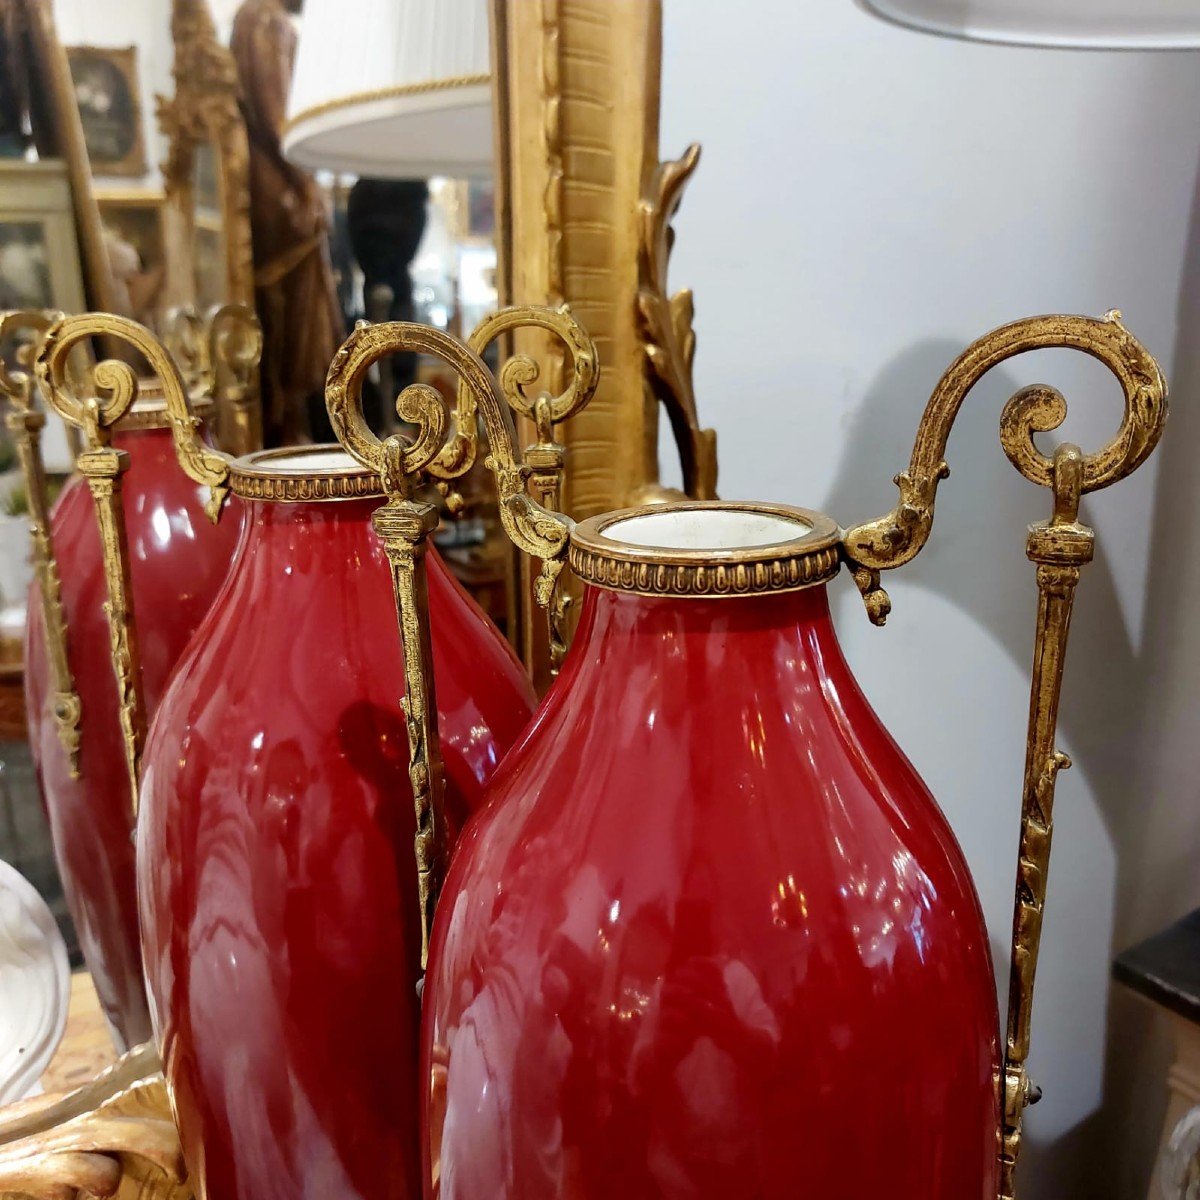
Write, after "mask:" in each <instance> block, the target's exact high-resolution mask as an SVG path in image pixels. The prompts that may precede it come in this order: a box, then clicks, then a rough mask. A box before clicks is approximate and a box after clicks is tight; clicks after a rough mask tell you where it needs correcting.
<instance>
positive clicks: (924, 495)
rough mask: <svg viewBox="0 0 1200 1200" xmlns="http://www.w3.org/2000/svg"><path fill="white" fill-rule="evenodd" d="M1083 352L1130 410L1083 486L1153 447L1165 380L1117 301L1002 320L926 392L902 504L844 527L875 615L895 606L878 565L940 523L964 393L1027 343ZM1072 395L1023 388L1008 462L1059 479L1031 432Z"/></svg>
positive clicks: (1085, 468)
mask: <svg viewBox="0 0 1200 1200" xmlns="http://www.w3.org/2000/svg"><path fill="white" fill-rule="evenodd" d="M1052 348H1062V349H1070V350H1081V351H1083V353H1085V354H1090V355H1091V356H1092V357H1093V358H1098V359H1099V360H1100V361H1101V362H1102V363H1104V365H1105V366H1106V367H1108V368H1109V370H1110V371H1112V373H1113V374H1114V375H1115V376H1116V377H1117V380H1118V381H1119V382H1120V384H1121V389H1122V391H1123V392H1124V394H1125V412H1124V415H1123V417H1122V419H1121V427H1120V429H1119V430H1118V431H1117V435H1116V437H1114V438H1113V440H1112V441H1111V442H1109V443H1108V445H1106V446H1105V447H1104V448H1103V449H1101V450H1099V451H1097V452H1096V453H1095V454H1090V455H1085V456H1084V459H1083V465H1082V480H1081V486H1082V490H1083V491H1084V492H1094V491H1096V490H1097V489H1098V488H1102V487H1107V486H1108V485H1109V484H1111V483H1116V481H1117V480H1118V479H1123V478H1124V477H1125V476H1126V475H1128V474H1129V473H1130V472H1131V471H1134V470H1136V469H1137V468H1138V467H1139V466H1140V465H1141V464H1142V463H1143V462H1144V461H1145V459H1146V456H1147V455H1148V454H1149V453H1150V451H1151V450H1153V449H1154V447H1155V445H1157V443H1158V439H1159V436H1160V435H1161V433H1162V426H1163V422H1164V421H1165V420H1166V415H1167V398H1166V397H1167V388H1166V383H1165V382H1164V381H1163V377H1162V371H1161V370H1160V369H1159V366H1158V363H1157V362H1155V361H1154V358H1153V356H1152V355H1151V354H1150V352H1149V351H1148V350H1147V349H1146V348H1145V347H1144V346H1143V345H1142V344H1141V343H1140V342H1139V341H1138V340H1137V339H1136V338H1135V337H1133V335H1132V334H1130V332H1129V331H1128V330H1127V329H1126V328H1125V326H1124V325H1122V324H1121V314H1120V313H1119V312H1117V311H1116V310H1115V309H1114V310H1113V311H1112V312H1109V313H1107V314H1106V315H1105V316H1104V317H1102V318H1099V319H1097V318H1095V317H1073V316H1049V317H1027V318H1026V319H1025V320H1023V321H1014V322H1013V323H1012V324H1011V325H1002V326H1001V327H1000V328H999V329H995V330H993V331H992V332H991V333H989V334H986V335H985V336H984V337H981V338H980V339H979V340H978V341H976V342H973V343H972V344H971V345H970V346H968V347H967V349H966V350H964V351H963V353H962V354H960V355H959V356H958V358H956V359H955V360H954V362H953V363H951V364H950V366H949V367H948V368H947V370H946V373H945V374H944V375H943V376H942V378H941V379H940V380H939V381H938V384H937V387H935V388H934V389H933V394H932V395H931V396H930V398H929V403H928V404H927V405H926V407H925V413H924V415H923V416H922V417H921V424H920V425H919V427H918V429H917V440H916V442H915V444H914V445H913V452H912V459H911V461H910V462H909V466H908V470H907V471H904V472H902V473H901V474H899V475H897V476H896V486H897V487H898V488H899V489H900V503H899V504H897V505H896V507H895V508H894V509H892V511H891V512H890V513H888V514H887V515H886V516H883V517H879V518H878V519H876V520H874V521H869V522H867V523H866V524H863V525H856V526H854V527H853V528H852V529H848V530H847V531H846V534H845V537H844V539H843V546H844V549H845V557H846V559H847V561H848V562H849V563H850V565H851V566H852V567H853V568H854V570H855V581H856V582H857V583H858V585H859V588H860V589H861V590H862V593H863V598H864V600H865V601H866V604H867V611H868V614H869V615H870V618H871V620H872V621H873V622H874V623H875V624H877V625H882V624H883V622H884V621H885V620H886V619H887V614H888V612H889V611H890V610H891V602H890V601H889V600H888V597H887V593H886V592H884V590H883V589H882V588H881V587H880V586H879V572H880V571H881V570H888V569H890V568H892V567H899V566H903V565H904V564H905V563H906V562H909V561H910V560H912V559H913V558H915V557H916V555H917V554H918V553H919V552H920V550H921V547H922V546H924V545H925V541H926V539H927V538H928V537H929V531H930V529H931V528H932V526H933V505H934V499H935V497H936V495H937V486H938V484H939V483H940V482H941V481H942V480H943V479H945V478H946V476H947V475H949V473H950V468H949V467H948V466H947V465H946V460H945V454H946V442H947V440H948V439H949V437H950V430H951V428H952V426H953V424H954V418H955V417H956V416H957V415H958V410H959V408H960V407H961V406H962V402H963V401H964V400H965V399H966V396H967V393H968V392H969V391H970V390H971V388H973V387H974V386H975V384H976V383H977V382H978V381H979V380H980V379H981V378H982V377H983V376H984V375H985V374H986V373H987V372H988V371H990V370H991V369H992V367H994V366H996V365H997V364H999V363H1002V362H1003V361H1004V360H1005V359H1007V358H1012V357H1013V356H1014V355H1016V354H1024V353H1025V351H1026V350H1042V349H1052ZM1066 413H1067V407H1066V401H1065V400H1064V399H1063V397H1062V396H1061V395H1060V394H1059V393H1058V392H1057V391H1056V390H1055V389H1054V388H1049V387H1032V388H1025V389H1023V390H1022V391H1020V392H1018V393H1017V394H1016V395H1015V396H1013V397H1012V398H1011V399H1010V400H1009V402H1008V403H1007V404H1006V405H1005V407H1004V412H1003V414H1002V416H1001V418H1000V441H1001V444H1002V445H1003V447H1004V453H1005V454H1007V455H1008V458H1009V461H1010V462H1011V463H1012V464H1013V466H1015V467H1016V468H1017V470H1018V471H1020V472H1021V474H1022V475H1024V476H1025V478H1026V479H1028V480H1030V481H1031V482H1032V483H1037V484H1040V485H1041V486H1042V487H1051V486H1053V480H1054V463H1053V460H1052V459H1049V458H1047V457H1046V455H1044V454H1042V453H1041V451H1039V450H1038V448H1037V446H1036V445H1035V444H1034V441H1033V435H1034V434H1036V433H1048V432H1050V431H1051V430H1053V429H1057V428H1058V427H1059V426H1060V425H1061V424H1062V422H1063V420H1064V419H1065V417H1066Z"/></svg>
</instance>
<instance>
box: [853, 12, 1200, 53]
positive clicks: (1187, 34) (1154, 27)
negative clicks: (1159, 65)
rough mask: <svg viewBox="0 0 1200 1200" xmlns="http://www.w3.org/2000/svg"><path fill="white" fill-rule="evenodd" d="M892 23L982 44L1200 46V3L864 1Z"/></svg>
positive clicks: (1122, 47)
mask: <svg viewBox="0 0 1200 1200" xmlns="http://www.w3.org/2000/svg"><path fill="white" fill-rule="evenodd" d="M859 2H860V3H862V4H863V5H865V7H866V8H867V9H869V10H870V11H872V12H874V13H876V14H877V15H879V16H881V17H886V18H887V19H888V20H890V21H895V22H897V23H898V24H901V25H909V26H911V27H912V28H914V29H922V30H925V31H926V32H928V33H940V34H945V35H947V36H949V37H959V38H970V39H972V40H974V41H983V42H1008V43H1012V44H1014V45H1022V46H1058V47H1063V48H1068V49H1091V50H1194V49H1200V0H859Z"/></svg>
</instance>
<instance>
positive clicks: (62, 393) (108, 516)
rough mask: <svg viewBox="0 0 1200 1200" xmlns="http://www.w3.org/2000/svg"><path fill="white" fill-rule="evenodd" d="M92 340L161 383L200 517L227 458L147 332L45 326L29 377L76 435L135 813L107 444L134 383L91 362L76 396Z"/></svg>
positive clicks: (119, 462)
mask: <svg viewBox="0 0 1200 1200" xmlns="http://www.w3.org/2000/svg"><path fill="white" fill-rule="evenodd" d="M96 336H101V337H106V338H110V339H113V340H115V341H120V342H124V343H125V344H127V345H129V346H131V347H133V348H134V349H136V350H138V351H139V352H140V353H141V354H142V355H143V357H144V358H145V359H146V361H147V362H148V363H149V365H150V368H151V370H152V371H153V372H154V373H155V375H157V377H158V379H159V381H160V382H161V384H162V389H163V396H164V399H165V403H166V413H167V419H168V422H169V424H170V428H171V435H172V438H173V440H174V443H175V453H176V455H177V457H178V459H179V463H180V466H181V467H182V468H183V470H184V471H185V473H186V474H187V475H188V477H189V478H191V479H193V480H195V482H197V483H200V484H205V485H207V486H208V488H209V501H208V503H207V504H206V506H205V511H206V512H207V513H208V516H209V518H210V519H211V520H213V521H216V520H217V518H218V516H219V514H220V510H221V505H222V503H223V502H224V500H225V497H226V496H227V495H228V492H229V487H228V477H229V459H228V456H226V455H224V454H220V453H218V452H217V451H215V450H210V449H209V448H208V447H207V446H205V445H204V443H203V442H202V441H201V439H200V437H199V436H198V433H197V427H198V424H199V423H198V422H197V420H196V418H195V417H193V416H192V412H191V408H190V407H189V404H188V396H187V388H186V386H185V385H184V382H183V378H182V376H181V375H180V373H179V368H178V367H177V366H176V365H175V361H174V359H172V358H171V356H170V354H169V353H168V352H167V350H166V348H165V347H164V346H163V345H162V343H161V342H159V341H158V339H157V338H155V336H154V335H153V334H152V333H150V331H149V330H148V329H145V328H143V327H142V326H141V325H139V324H137V322H136V321H130V320H128V319H127V318H125V317H118V316H113V315H112V314H110V313H87V314H84V315H82V316H77V317H64V318H61V319H59V320H56V321H55V322H54V323H53V325H51V327H50V328H49V330H48V331H47V332H46V336H45V340H44V341H43V343H42V347H41V350H40V351H39V352H38V356H37V361H36V364H35V371H36V374H37V379H38V382H39V384H40V385H41V389H42V393H43V395H44V396H45V397H46V399H47V401H48V402H49V403H50V404H51V405H52V406H53V407H54V408H55V410H56V411H57V412H58V413H59V415H60V416H62V418H63V420H65V421H67V422H68V423H69V424H71V425H75V426H77V427H78V428H79V429H80V430H81V431H82V433H83V439H84V449H83V452H82V453H81V454H80V455H79V458H78V460H77V466H78V467H79V470H80V472H81V474H82V475H83V476H84V477H85V478H86V479H87V482H88V487H89V488H90V490H91V493H92V498H93V500H94V501H95V505H96V520H97V523H98V524H99V527H100V545H101V549H102V553H103V558H104V573H105V580H106V584H107V588H108V604H107V605H106V606H105V612H106V615H107V617H108V627H109V639H110V643H111V652H112V660H113V671H114V673H115V675H116V680H117V691H118V698H119V712H120V721H121V732H122V738H123V741H124V744H125V761H126V767H127V768H128V772H129V783H130V788H131V791H132V797H133V809H134V812H135V813H136V811H137V793H138V782H139V779H140V777H141V757H142V746H143V743H144V741H145V736H146V709H145V703H144V699H143V695H142V679H141V664H140V658H139V655H138V642H137V626H136V622H135V618H134V612H133V590H132V586H131V578H130V566H129V545H128V542H127V540H126V534H125V519H124V510H123V507H122V501H121V478H122V476H123V475H124V473H125V471H126V470H127V469H128V467H129V455H128V454H127V453H126V452H125V451H124V450H117V449H115V448H114V447H113V446H112V444H111V439H112V431H113V427H114V426H115V425H116V424H117V422H118V421H120V419H121V418H122V417H123V416H124V415H125V414H126V413H127V412H128V411H129V410H130V408H132V407H133V403H134V401H135V400H136V398H137V394H138V389H139V384H138V378H137V375H136V374H135V372H134V370H133V368H132V367H130V366H129V364H128V363H124V362H120V361H118V360H115V359H109V360H106V361H104V362H100V363H98V364H97V365H96V366H95V368H94V369H93V371H92V377H91V383H92V387H93V388H94V390H95V392H96V395H94V396H86V397H81V396H80V395H78V394H77V392H76V390H75V387H74V386H73V384H72V382H71V380H70V377H69V375H68V370H67V364H68V360H69V358H70V356H71V351H72V350H73V349H74V348H75V347H76V346H78V345H80V344H81V343H83V342H85V341H87V340H88V339H90V338H92V337H96Z"/></svg>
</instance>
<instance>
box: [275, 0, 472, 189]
mask: <svg viewBox="0 0 1200 1200" xmlns="http://www.w3.org/2000/svg"><path fill="white" fill-rule="evenodd" d="M283 152H284V154H285V155H286V156H287V157H288V158H290V159H291V160H292V161H293V162H296V163H298V164H299V165H300V166H303V167H307V168H309V169H313V170H315V169H319V168H325V169H327V170H330V171H335V172H338V173H339V174H354V175H368V176H374V177H376V178H384V179H405V178H421V177H427V176H429V175H453V176H458V177H462V176H465V175H474V174H480V173H483V172H487V171H489V170H490V169H491V163H492V87H491V62H490V59H489V52H488V15H487V0H355V2H354V3H353V4H347V3H346V0H306V3H305V5H304V16H303V18H302V24H301V27H300V45H299V49H298V51H297V54H296V69H295V74H294V75H293V77H292V90H291V95H290V98H289V101H288V119H287V124H286V127H285V131H284V136H283Z"/></svg>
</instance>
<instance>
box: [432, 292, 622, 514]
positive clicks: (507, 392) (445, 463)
mask: <svg viewBox="0 0 1200 1200" xmlns="http://www.w3.org/2000/svg"><path fill="white" fill-rule="evenodd" d="M517 329H544V330H546V331H547V332H549V333H552V334H554V335H555V336H556V337H557V338H558V340H559V341H560V342H561V343H562V345H563V347H564V348H565V350H566V352H567V354H568V355H569V357H570V371H569V378H568V382H567V385H566V387H565V388H564V389H563V391H562V392H561V393H559V395H557V396H551V395H549V393H540V394H538V395H537V396H531V395H530V394H529V391H528V389H529V388H530V387H531V386H532V385H533V384H534V383H536V382H537V380H538V377H539V376H540V374H541V368H540V367H539V366H538V364H537V363H536V362H535V361H534V360H533V359H532V358H530V357H529V356H528V355H526V354H517V355H514V356H513V357H512V358H510V359H509V360H508V361H507V362H506V363H505V364H504V365H503V366H502V367H501V368H500V390H501V392H502V393H503V396H504V399H505V400H506V401H507V402H508V405H509V407H510V408H511V409H512V410H513V412H515V413H518V414H519V415H521V416H524V417H528V418H530V419H531V420H532V421H534V423H535V427H536V429H537V435H538V439H539V442H540V443H548V444H550V445H552V446H553V445H554V442H553V427H554V426H555V425H559V424H561V423H562V422H563V421H566V420H569V419H570V418H571V417H573V416H574V415H575V414H576V413H577V412H579V411H580V409H582V408H583V407H584V406H585V405H586V404H587V402H588V401H589V400H590V399H591V398H592V394H593V392H595V390H596V384H597V382H598V381H599V367H598V365H597V360H596V347H595V346H594V345H593V344H592V339H591V338H590V337H588V335H587V333H586V332H585V331H584V329H583V327H582V326H581V325H580V324H579V322H578V321H576V320H575V319H574V318H573V317H572V316H571V310H570V307H569V306H568V305H566V304H564V305H562V306H561V307H560V308H556V309H555V308H532V307H528V306H517V307H512V308H502V309H500V310H498V311H497V312H494V313H491V314H489V315H488V316H486V317H484V319H483V320H482V321H480V323H479V324H478V325H477V326H476V327H475V328H474V329H473V330H472V331H471V334H470V336H469V337H468V338H467V345H468V346H469V347H470V349H471V350H472V351H473V352H474V353H475V354H476V355H478V356H479V357H480V358H482V357H483V354H484V351H485V350H486V349H487V348H488V346H490V345H491V344H492V342H494V341H495V340H496V339H497V338H499V337H502V336H503V335H504V334H507V333H512V332H513V331H514V330H517ZM477 415H478V406H477V403H476V399H475V395H474V393H473V391H472V389H471V388H470V386H468V384H466V383H465V382H464V381H463V380H461V379H460V380H459V384H458V395H457V397H456V402H455V413H454V431H453V434H452V435H451V436H450V438H449V439H448V440H447V442H446V444H445V446H443V447H442V449H441V451H440V452H439V453H438V455H437V457H436V458H435V459H434V460H433V462H431V463H430V464H429V467H428V471H429V474H430V475H431V476H433V477H434V478H435V479H443V480H450V479H457V478H460V477H461V476H462V475H464V474H465V473H466V472H467V471H469V470H470V468H471V466H472V464H473V463H474V461H475V453H476V444H477V442H478V433H477V421H476V418H477ZM558 449H559V450H560V451H561V447H558ZM535 450H536V447H530V448H529V449H527V451H526V453H525V455H524V458H525V462H526V465H527V466H529V467H530V468H531V475H530V482H531V484H532V486H533V489H534V495H535V496H536V497H537V499H538V500H539V501H540V502H541V503H542V504H544V505H546V507H548V508H553V509H555V510H557V507H558V504H557V496H558V486H559V479H560V476H561V472H562V454H561V453H560V454H559V455H558V456H557V457H556V460H555V462H553V463H546V464H544V465H543V464H541V463H540V462H539V461H532V460H536V459H538V457H539V456H538V455H536V454H533V455H532V456H531V454H530V451H535ZM541 457H545V456H541Z"/></svg>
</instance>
